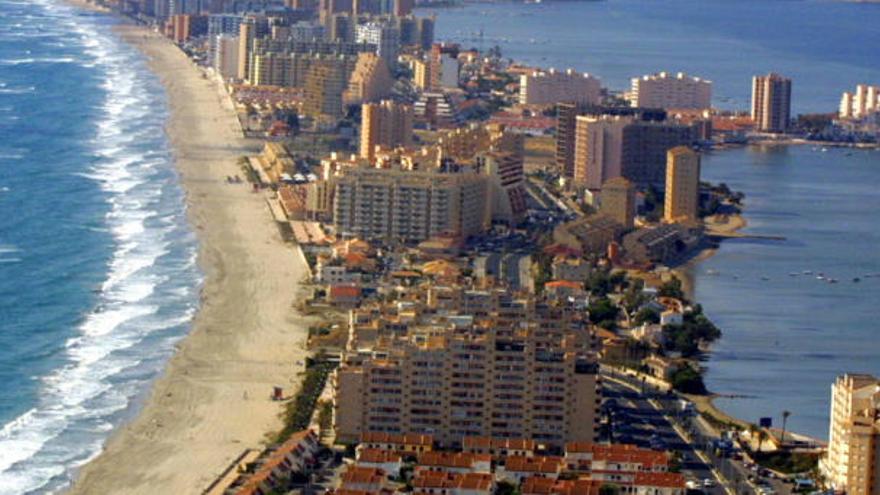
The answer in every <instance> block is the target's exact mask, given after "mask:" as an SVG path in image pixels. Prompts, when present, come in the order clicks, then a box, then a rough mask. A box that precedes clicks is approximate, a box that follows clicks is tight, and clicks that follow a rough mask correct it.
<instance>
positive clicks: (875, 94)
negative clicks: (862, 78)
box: [840, 84, 880, 119]
mask: <svg viewBox="0 0 880 495" xmlns="http://www.w3.org/2000/svg"><path fill="white" fill-rule="evenodd" d="M875 112H880V86H868V85H867V84H859V85H858V86H856V92H855V93H850V92H849V91H847V92H845V93H843V96H842V97H841V99H840V118H842V119H861V118H864V117H867V116H868V115H871V114H872V113H875Z"/></svg>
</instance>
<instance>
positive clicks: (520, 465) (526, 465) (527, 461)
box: [504, 455, 562, 473]
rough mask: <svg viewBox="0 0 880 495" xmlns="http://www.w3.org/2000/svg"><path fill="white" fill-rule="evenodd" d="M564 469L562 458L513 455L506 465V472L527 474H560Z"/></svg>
mask: <svg viewBox="0 0 880 495" xmlns="http://www.w3.org/2000/svg"><path fill="white" fill-rule="evenodd" d="M561 469H562V458H560V457H551V456H536V457H525V456H520V455H512V456H509V457H508V458H507V460H506V461H505V463H504V470H505V471H516V472H520V473H523V472H527V473H558V472H559V471H560V470H561Z"/></svg>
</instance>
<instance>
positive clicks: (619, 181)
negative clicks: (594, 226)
mask: <svg viewBox="0 0 880 495" xmlns="http://www.w3.org/2000/svg"><path fill="white" fill-rule="evenodd" d="M599 201H600V202H601V206H600V208H599V212H600V213H602V214H603V215H605V216H607V217H609V218H611V219H613V220H614V221H616V222H617V223H619V224H620V225H623V226H624V227H625V228H626V229H631V228H633V222H634V220H635V217H636V187H635V185H633V183H632V182H630V181H629V180H627V179H626V178H625V177H615V178H613V179H609V180H607V181H605V183H604V184H602V194H601V195H600V196H599Z"/></svg>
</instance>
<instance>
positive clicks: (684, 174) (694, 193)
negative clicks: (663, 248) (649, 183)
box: [663, 146, 700, 223]
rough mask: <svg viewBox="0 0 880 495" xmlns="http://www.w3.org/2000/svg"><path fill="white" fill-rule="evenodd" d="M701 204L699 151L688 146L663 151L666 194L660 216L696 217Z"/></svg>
mask: <svg viewBox="0 0 880 495" xmlns="http://www.w3.org/2000/svg"><path fill="white" fill-rule="evenodd" d="M699 208H700V154H699V153H697V152H696V151H694V150H692V149H690V148H688V147H687V146H677V147H675V148H672V149H671V150H669V151H668V152H667V153H666V198H665V203H664V205H663V220H665V221H666V222H668V223H675V222H682V221H693V220H697V215H698V212H699Z"/></svg>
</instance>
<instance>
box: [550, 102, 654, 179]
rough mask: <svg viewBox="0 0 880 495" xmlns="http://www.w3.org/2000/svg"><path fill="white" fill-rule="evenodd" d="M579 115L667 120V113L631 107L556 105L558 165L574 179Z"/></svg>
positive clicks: (566, 174)
mask: <svg viewBox="0 0 880 495" xmlns="http://www.w3.org/2000/svg"><path fill="white" fill-rule="evenodd" d="M579 115H586V116H593V117H598V116H602V115H607V116H610V117H613V116H620V117H624V118H632V120H633V121H635V120H641V121H657V122H662V121H665V120H666V111H664V110H657V109H642V108H629V107H598V106H591V105H584V104H580V103H571V102H568V103H565V102H564V103H559V104H557V105H556V165H557V167H558V169H559V172H560V173H561V174H562V175H563V177H566V178H569V179H573V178H574V174H575V162H574V158H575V156H574V155H575V141H576V128H577V117H578V116H579Z"/></svg>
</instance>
